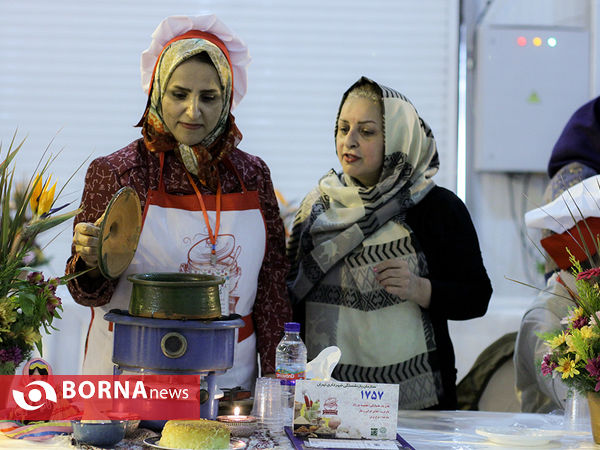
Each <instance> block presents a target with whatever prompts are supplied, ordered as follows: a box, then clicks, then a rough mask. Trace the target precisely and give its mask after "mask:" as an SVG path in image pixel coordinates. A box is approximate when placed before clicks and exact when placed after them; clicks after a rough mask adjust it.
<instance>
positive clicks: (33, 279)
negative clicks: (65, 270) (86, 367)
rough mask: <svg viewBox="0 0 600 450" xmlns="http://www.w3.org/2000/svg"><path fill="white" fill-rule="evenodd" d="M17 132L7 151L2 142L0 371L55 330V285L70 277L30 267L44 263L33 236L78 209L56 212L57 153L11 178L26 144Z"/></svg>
mask: <svg viewBox="0 0 600 450" xmlns="http://www.w3.org/2000/svg"><path fill="white" fill-rule="evenodd" d="M15 137H16V133H15V136H13V139H12V141H11V142H10V145H9V147H8V151H7V152H6V154H5V155H3V149H2V146H1V144H0V160H1V159H2V158H4V159H3V160H2V162H1V163H0V374H12V373H14V370H15V368H16V367H17V366H18V365H19V364H20V363H21V362H22V361H24V360H26V359H28V358H29V357H30V355H31V352H32V351H33V349H34V347H36V348H37V349H38V351H39V352H40V354H41V353H42V336H41V333H40V329H41V328H43V329H44V331H45V333H47V334H49V333H50V332H51V330H56V328H55V327H54V326H53V321H54V320H55V319H60V314H59V312H60V311H62V305H61V300H60V298H59V297H57V296H56V288H57V286H58V285H59V284H61V283H65V282H66V281H67V280H68V279H67V277H62V278H49V279H45V278H44V276H43V274H42V273H41V272H40V271H36V270H34V269H33V266H34V265H36V264H39V263H40V262H43V256H42V253H41V250H40V248H39V246H38V244H37V243H36V238H37V237H38V235H39V234H40V233H43V232H44V231H47V230H49V229H51V228H53V227H55V226H57V225H59V224H61V223H63V222H65V221H66V220H69V219H71V218H72V217H74V216H75V215H76V214H77V213H79V210H74V211H71V212H66V213H62V214H56V213H57V212H58V211H60V210H62V209H63V208H65V207H66V206H68V205H63V206H61V207H54V205H55V201H56V198H57V197H59V196H60V193H61V192H62V189H64V186H63V188H62V189H61V190H60V192H59V193H58V195H56V196H55V192H56V182H55V183H54V184H52V185H51V175H48V170H49V168H50V166H51V163H52V162H53V161H54V159H55V158H56V157H55V156H52V155H50V156H46V153H47V151H46V152H44V154H43V155H42V158H41V160H40V162H39V163H38V167H37V171H38V173H37V175H36V176H32V177H31V178H30V179H29V180H28V181H27V182H25V183H22V184H21V183H16V182H15V181H14V178H15V162H16V157H17V155H18V153H19V150H20V149H21V148H22V146H23V143H24V140H23V141H21V142H20V143H18V144H16V143H15ZM80 167H81V166H80ZM71 178H72V176H71ZM71 178H69V180H67V183H68V182H69V181H70V179H71ZM67 183H65V186H66V184H67ZM55 197H56V198H55Z"/></svg>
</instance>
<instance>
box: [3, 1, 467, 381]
mask: <svg viewBox="0 0 600 450" xmlns="http://www.w3.org/2000/svg"><path fill="white" fill-rule="evenodd" d="M458 5H459V1H458V0H422V1H420V2H414V1H410V0H372V1H370V2H367V3H365V2H348V1H341V0H331V1H328V2H322V1H317V0H306V1H304V2H281V1H276V0H256V1H252V2H247V1H243V0H228V1H216V0H215V1H208V0H178V1H177V2H166V1H159V0H146V1H141V0H131V1H127V2H124V1H120V0H103V1H98V2H81V1H78V0H55V1H52V2H48V1H45V0H23V1H20V2H9V1H3V2H0V61H1V63H0V64H1V70H0V140H1V141H2V142H3V145H4V146H6V145H7V141H8V140H9V139H10V137H11V136H12V134H13V133H14V131H15V129H16V128H18V129H19V137H25V136H27V140H26V143H25V147H24V148H23V152H22V154H21V155H20V157H19V159H18V161H17V163H18V171H17V176H23V177H25V176H28V175H29V174H30V173H31V172H32V171H33V170H34V167H35V164H36V162H37V161H38V159H39V155H40V154H41V152H42V151H43V149H44V148H46V147H47V146H48V144H49V142H50V141H51V140H52V139H53V138H54V142H53V143H52V144H51V145H50V149H51V150H52V151H53V152H57V151H58V150H60V149H64V150H63V153H62V154H61V156H60V157H59V159H58V160H57V164H55V165H54V166H53V169H52V172H54V174H55V176H57V177H58V178H59V180H60V181H61V182H64V180H66V178H68V176H69V175H70V174H71V173H72V172H73V171H74V170H75V168H76V167H77V165H78V164H79V163H80V162H81V161H82V160H83V159H84V158H86V157H88V156H89V155H92V156H98V155H104V154H107V153H110V152H112V151H114V150H116V149H118V148H121V147H123V146H124V145H126V144H128V143H129V142H130V141H131V140H133V139H135V138H137V137H138V136H139V129H135V128H133V127H132V125H133V124H135V123H136V122H137V121H138V119H139V117H140V114H141V113H142V111H143V108H144V106H145V102H146V100H145V97H144V94H143V93H142V90H141V88H140V81H139V55H140V53H141V51H142V50H143V49H145V48H146V47H147V46H148V45H149V42H150V34H151V32H152V31H153V30H154V28H155V26H156V25H157V24H158V23H159V21H160V20H161V19H162V18H163V17H164V16H166V15H172V14H196V13H199V12H201V11H205V10H210V11H212V12H215V13H217V14H218V15H219V16H220V17H221V18H222V19H223V21H224V22H226V23H227V24H228V25H229V26H230V27H231V28H232V29H233V30H235V31H236V32H237V33H238V34H239V35H240V36H242V37H243V39H244V40H245V41H246V42H247V44H248V46H249V48H250V53H251V55H252V57H253V62H252V63H251V65H250V67H249V74H248V78H249V90H248V94H247V96H246V98H245V99H244V100H243V101H242V103H241V105H240V107H239V108H238V109H237V110H236V111H234V114H235V116H236V120H237V123H238V125H239V127H240V129H241V130H242V132H243V134H244V140H243V141H242V145H241V147H242V149H243V150H246V151H248V152H250V153H254V154H257V155H259V156H261V157H262V158H263V159H265V161H266V162H267V163H268V164H269V166H270V168H271V171H272V176H273V180H274V184H275V187H276V188H278V189H279V190H280V191H281V192H282V193H283V195H284V196H285V197H286V198H287V199H288V200H291V201H298V200H300V198H301V197H302V196H303V195H304V193H305V192H307V191H308V190H309V189H310V188H311V187H312V186H313V185H314V184H315V182H316V181H317V179H318V178H319V177H320V176H321V175H322V174H324V173H325V172H326V171H327V170H329V169H330V168H331V167H337V166H338V163H337V160H336V158H335V150H334V142H333V129H334V121H335V115H336V112H337V111H336V110H337V107H338V104H339V99H340V96H341V94H342V93H343V92H344V91H345V89H346V88H347V87H348V86H349V85H350V84H351V83H353V82H354V81H355V80H357V79H358V78H359V77H360V76H361V75H366V76H369V77H371V78H373V79H375V80H377V81H379V82H381V83H383V84H386V85H389V86H390V87H393V88H395V89H398V90H399V91H401V92H403V93H404V94H406V95H407V96H408V97H409V98H411V99H412V100H413V102H414V103H415V105H416V107H417V109H418V110H419V112H420V114H421V115H422V117H423V118H424V119H425V120H426V121H427V122H428V123H429V124H430V125H431V127H432V129H433V131H434V134H435V136H436V139H437V142H438V147H439V151H440V159H441V169H440V172H439V174H438V175H437V177H436V178H437V182H438V184H440V185H442V186H446V187H448V188H450V189H454V188H455V179H456V122H457V104H456V96H457V94H456V90H457V55H458V52H457V47H458V43H457V41H458ZM86 166H87V164H86ZM84 172H85V169H84V171H82V172H80V173H79V174H77V176H76V177H75V178H74V180H73V182H72V183H71V184H70V185H69V187H68V188H67V190H66V191H65V195H64V196H63V200H64V201H72V202H73V207H75V206H76V205H77V204H78V202H79V198H80V195H81V190H82V185H83V177H84ZM59 184H60V183H59ZM63 230H64V231H63V233H62V234H61V235H60V236H59V237H58V238H57V239H56V240H55V241H54V242H52V243H51V244H50V245H49V246H48V248H47V254H48V255H49V256H51V257H52V260H51V262H50V265H49V267H48V268H47V273H48V274H49V275H60V274H62V273H63V270H64V262H65V260H66V258H67V256H68V255H69V253H70V250H69V248H70V241H71V227H70V225H65V226H64V227H63ZM50 237H51V236H48V239H50ZM63 301H65V303H68V302H71V303H72V300H70V299H69V298H68V296H66V293H65V296H64V298H63ZM84 312H85V313H87V312H86V310H85V309H83V308H81V307H78V306H75V305H69V306H68V307H67V306H66V310H65V319H64V320H63V321H61V322H59V323H58V326H59V327H60V328H61V332H60V333H56V336H55V335H53V336H52V337H51V338H50V339H46V340H45V342H46V343H47V345H46V347H47V348H48V356H49V357H51V358H52V360H53V361H57V362H56V365H58V366H60V368H61V370H64V371H72V370H74V369H73V367H77V366H78V364H79V362H78V359H77V355H78V352H79V349H80V346H81V342H80V339H79V338H76V339H64V338H63V336H64V333H68V332H69V330H70V329H71V328H73V327H80V326H81V324H82V323H84V322H85V321H87V320H88V319H89V317H88V316H87V314H85V313H84ZM70 321H72V322H70ZM55 342H56V345H57V346H58V347H59V348H62V346H64V345H66V346H67V348H68V349H69V351H68V353H65V354H61V353H60V351H56V349H52V348H51V346H52V344H53V343H55ZM65 360H69V361H72V363H71V366H70V367H68V365H66V364H65Z"/></svg>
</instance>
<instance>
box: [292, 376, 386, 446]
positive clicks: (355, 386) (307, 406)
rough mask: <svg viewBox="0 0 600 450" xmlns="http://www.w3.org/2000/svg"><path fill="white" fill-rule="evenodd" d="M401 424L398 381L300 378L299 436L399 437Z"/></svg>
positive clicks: (297, 403) (296, 401) (296, 427)
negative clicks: (372, 381)
mask: <svg viewBox="0 0 600 450" xmlns="http://www.w3.org/2000/svg"><path fill="white" fill-rule="evenodd" d="M397 426H398V385H397V384H379V383H351V382H341V381H311V380H298V381H296V390H295V397H294V434H295V435H297V436H303V437H320V438H344V439H396V429H397Z"/></svg>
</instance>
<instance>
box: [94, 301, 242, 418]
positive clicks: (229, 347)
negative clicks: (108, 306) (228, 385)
mask: <svg viewBox="0 0 600 450" xmlns="http://www.w3.org/2000/svg"><path fill="white" fill-rule="evenodd" d="M104 319H106V320H108V321H109V322H113V323H114V346H113V356H112V361H113V363H114V364H115V367H114V374H115V375H120V374H122V373H137V374H142V373H145V374H167V375H168V374H199V375H201V377H202V380H203V386H202V390H201V393H200V403H201V408H200V416H201V417H203V418H207V419H215V418H216V417H217V413H218V398H219V397H222V396H223V394H222V392H221V391H220V390H219V389H218V388H217V385H216V382H215V376H216V375H217V374H220V373H224V372H225V371H226V370H227V369H229V368H231V367H232V366H233V351H234V346H235V334H236V333H235V330H236V329H237V328H241V327H242V326H243V325H244V321H243V320H242V318H241V317H240V316H239V315H237V314H232V315H230V316H229V317H228V318H227V319H218V320H169V319H153V318H149V317H136V316H131V315H129V313H128V312H127V311H124V310H117V309H113V310H111V311H110V312H109V313H107V314H105V315H104ZM204 383H205V384H206V385H205V386H204Z"/></svg>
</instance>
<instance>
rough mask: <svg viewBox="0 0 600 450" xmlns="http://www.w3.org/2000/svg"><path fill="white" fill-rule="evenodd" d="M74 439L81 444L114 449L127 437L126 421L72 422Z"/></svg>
mask: <svg viewBox="0 0 600 450" xmlns="http://www.w3.org/2000/svg"><path fill="white" fill-rule="evenodd" d="M71 424H72V425H73V437H74V438H75V440H76V441H77V442H78V443H80V444H88V445H94V446H96V447H112V446H113V445H115V444H117V443H118V442H119V441H121V440H122V439H123V438H124V437H125V428H126V427H127V421H126V420H112V421H109V422H81V421H79V420H72V421H71Z"/></svg>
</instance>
